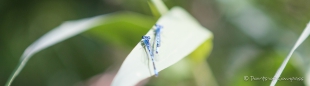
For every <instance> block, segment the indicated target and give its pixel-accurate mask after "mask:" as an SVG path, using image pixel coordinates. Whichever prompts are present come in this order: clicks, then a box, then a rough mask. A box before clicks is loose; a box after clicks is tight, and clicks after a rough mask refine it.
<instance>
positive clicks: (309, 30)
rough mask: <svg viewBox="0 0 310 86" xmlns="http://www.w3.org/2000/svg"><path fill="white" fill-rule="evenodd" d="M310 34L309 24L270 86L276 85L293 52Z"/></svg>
mask: <svg viewBox="0 0 310 86" xmlns="http://www.w3.org/2000/svg"><path fill="white" fill-rule="evenodd" d="M309 34H310V22H309V23H308V25H307V27H306V28H305V30H304V31H303V32H302V34H301V35H300V37H299V38H298V40H297V42H296V43H295V45H294V47H293V48H292V49H291V51H290V53H289V54H288V55H287V57H286V58H285V59H284V61H283V63H282V64H281V66H280V68H279V69H278V70H277V72H276V74H275V75H274V77H273V78H274V79H273V80H272V82H271V84H270V86H274V85H276V83H277V81H278V79H279V77H280V75H281V73H282V72H283V70H284V68H285V66H286V64H287V63H288V61H289V60H290V58H291V56H292V54H293V52H294V51H295V50H296V49H297V47H298V46H299V45H300V44H301V43H302V42H303V41H304V40H305V39H306V38H307V37H308V36H309Z"/></svg>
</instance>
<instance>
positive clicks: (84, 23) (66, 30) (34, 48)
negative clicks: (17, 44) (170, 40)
mask: <svg viewBox="0 0 310 86" xmlns="http://www.w3.org/2000/svg"><path fill="white" fill-rule="evenodd" d="M125 16H126V18H127V19H125V20H123V19H124V18H125ZM133 19H142V20H150V19H145V16H143V15H139V14H136V13H131V12H118V13H112V14H106V15H100V16H96V17H92V18H86V19H81V20H75V21H67V22H64V23H63V24H61V25H60V26H58V27H56V28H54V29H53V30H51V31H50V32H48V33H46V34H45V35H44V36H42V37H41V38H39V39H38V40H36V41H35V42H34V43H32V44H31V45H30V46H28V47H27V49H26V50H25V51H24V53H23V55H22V56H21V59H20V62H19V64H18V65H17V67H16V69H15V70H14V72H13V74H12V75H11V76H10V78H9V80H8V81H7V83H6V86H10V85H11V83H12V82H13V80H14V79H15V78H16V76H17V75H18V74H19V73H20V72H21V71H22V69H23V68H24V66H25V65H26V64H27V62H28V60H29V59H30V58H31V57H32V56H33V55H34V54H36V53H38V52H39V51H42V50H43V49H45V48H47V47H49V46H52V45H54V44H57V43H59V42H61V41H63V40H66V39H68V38H70V37H72V36H75V35H77V34H80V33H82V32H84V31H86V30H89V29H91V28H94V27H97V26H100V25H101V26H102V25H108V24H110V23H113V22H132V21H128V20H133ZM143 22H145V21H137V22H134V23H133V24H137V25H140V26H141V27H145V26H144V25H143V24H145V23H143ZM148 25H150V23H149V24H148Z"/></svg>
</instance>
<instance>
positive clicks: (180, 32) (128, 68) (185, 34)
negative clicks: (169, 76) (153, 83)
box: [112, 7, 212, 86]
mask: <svg viewBox="0 0 310 86" xmlns="http://www.w3.org/2000/svg"><path fill="white" fill-rule="evenodd" d="M157 24H159V25H162V26H163V27H164V29H163V31H164V32H163V33H162V36H161V37H162V45H161V47H160V54H159V55H158V56H157V57H155V58H158V59H159V60H158V61H156V62H157V63H156V64H157V65H156V67H157V70H158V71H161V70H163V69H165V68H167V67H169V66H171V65H172V64H174V63H176V62H177V61H179V60H181V59H182V58H184V57H186V56H187V55H189V54H190V53H191V52H193V51H194V50H195V49H196V48H197V47H198V46H199V45H201V44H202V43H204V42H205V41H206V40H207V39H210V38H211V37H212V33H211V32H210V31H208V30H207V29H205V28H203V27H202V26H201V25H199V24H198V22H197V21H196V20H195V19H194V18H193V17H191V16H190V15H189V14H188V13H187V12H185V11H184V10H183V9H182V8H180V7H174V8H173V9H172V10H171V11H170V12H168V13H167V14H166V15H163V16H162V18H160V19H159V21H158V22H157ZM171 34H172V35H171ZM147 35H148V36H151V38H154V32H153V31H152V30H150V31H149V32H148V33H147ZM151 41H152V40H151ZM151 43H153V42H151ZM152 75H154V73H153V71H152V65H151V62H150V59H147V56H146V54H145V51H144V48H143V47H142V45H141V44H140V43H138V44H137V45H136V47H135V48H134V49H133V50H132V51H131V53H130V54H129V55H128V56H127V57H126V59H125V61H124V62H123V64H122V66H121V68H120V70H119V72H118V73H117V75H116V76H115V78H114V80H113V82H112V86H123V85H135V84H136V83H138V82H139V81H141V80H143V79H145V78H147V77H150V76H152ZM159 77H160V75H159Z"/></svg>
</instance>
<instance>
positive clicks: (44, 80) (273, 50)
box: [0, 0, 310, 86]
mask: <svg viewBox="0 0 310 86" xmlns="http://www.w3.org/2000/svg"><path fill="white" fill-rule="evenodd" d="M221 1H227V0H164V2H165V3H166V4H167V6H168V7H169V8H171V7H173V6H176V5H177V6H181V7H183V8H185V9H187V10H188V11H189V12H190V13H191V14H192V15H193V16H194V17H195V18H196V19H197V20H198V21H199V22H200V23H201V24H202V25H203V26H205V27H207V28H208V29H210V30H211V31H212V32H213V33H214V42H213V45H214V46H213V50H212V53H211V54H210V56H209V57H208V59H207V61H206V62H207V63H204V64H203V65H206V64H209V66H210V71H211V72H212V73H213V75H212V76H214V78H215V81H216V82H217V84H218V85H219V86H249V85H252V86H262V85H269V84H270V82H271V81H244V80H243V77H244V76H257V77H262V76H265V77H273V75H274V74H275V72H276V70H277V69H278V67H279V66H280V64H281V63H282V61H283V59H284V57H285V56H286V55H287V54H288V51H289V49H290V48H291V47H292V46H293V43H294V42H295V41H296V40H297V37H298V35H299V34H300V33H301V31H302V30H303V28H304V27H305V26H306V23H307V22H308V21H309V20H310V15H309V13H310V12H309V9H310V5H308V4H310V2H309V1H305V0H271V1H270V0H250V1H247V3H246V6H250V7H253V8H255V9H257V10H258V11H259V12H262V13H263V14H265V15H264V16H265V17H266V18H268V21H271V22H273V23H270V24H271V26H270V27H269V26H268V27H267V28H269V29H270V28H274V29H275V30H270V32H269V34H264V35H265V37H263V38H262V40H259V41H268V40H272V41H270V43H266V44H262V43H260V42H258V41H256V39H255V38H253V37H252V36H250V35H251V34H255V31H254V33H248V32H246V31H243V30H244V29H241V28H240V27H239V25H238V23H234V21H236V20H233V19H234V18H235V17H236V16H226V15H230V14H229V12H227V11H234V12H238V11H235V10H232V8H235V7H240V6H244V3H243V2H242V0H233V1H236V2H235V3H233V4H230V6H231V7H229V8H225V5H223V4H221V3H222V2H221ZM233 6H235V7H233ZM230 8H231V9H230ZM116 11H131V12H136V13H140V14H137V15H140V16H138V17H135V16H130V15H131V14H130V13H129V14H124V17H120V18H119V20H124V22H117V23H111V24H109V25H107V26H98V27H95V28H94V29H92V30H90V31H87V32H85V33H83V34H81V35H78V36H75V37H73V38H70V39H68V40H65V41H63V42H61V43H58V44H56V45H54V46H52V47H49V48H47V49H45V50H43V51H41V52H39V53H37V54H36V55H34V56H33V58H31V59H30V60H29V63H28V64H27V65H26V67H25V68H24V70H23V71H22V72H21V74H20V75H19V76H18V77H17V78H16V80H15V81H14V82H13V84H12V85H13V86H24V85H26V86H71V85H77V86H81V85H82V86H83V85H89V82H88V80H90V79H92V77H94V76H96V75H99V74H102V73H105V72H107V71H110V69H117V68H118V67H119V65H120V64H121V62H122V61H123V60H124V58H125V57H126V56H127V54H128V53H129V52H130V50H131V49H132V48H133V47H134V46H135V45H136V44H137V42H138V41H139V40H140V36H141V35H142V34H144V33H146V31H148V29H149V28H150V27H151V26H152V24H153V23H155V21H156V17H152V16H153V15H152V12H151V10H150V8H149V6H148V3H147V2H146V1H145V0H78V1H76V0H53V1H51V0H26V1H17V0H1V1H0V28H1V29H0V85H2V84H4V83H5V82H6V80H7V79H8V77H9V75H10V74H11V73H12V71H13V70H14V68H15V67H16V65H17V64H18V61H19V58H20V56H21V54H22V52H23V51H24V49H26V47H27V46H29V45H30V44H31V43H32V42H34V41H35V40H36V39H38V38H39V37H40V36H42V35H43V34H45V33H47V32H48V31H49V30H51V29H53V28H55V27H56V26H58V25H59V24H61V23H62V22H63V21H67V20H74V19H81V18H87V17H92V16H96V15H101V14H107V13H111V12H116ZM245 13H246V12H245ZM240 14H242V13H240ZM127 15H128V16H127ZM250 20H257V16H255V15H252V16H250V17H247V19H246V21H245V22H247V21H250ZM259 23H264V22H257V24H259ZM140 25H145V26H140ZM254 27H255V26H253V28H254ZM246 29H250V28H246ZM261 29H265V28H259V29H257V30H261ZM269 29H268V30H269ZM309 43H310V40H306V41H305V43H303V44H302V45H301V47H300V49H298V50H297V53H299V54H300V57H301V58H302V59H303V60H305V62H308V61H309V58H308V56H309V55H310V54H309V53H308V52H307V51H309V49H310V46H309ZM292 59H293V60H294V59H296V57H295V56H294V57H292ZM188 61H190V60H189V58H186V59H183V60H182V61H180V62H178V63H177V64H175V65H174V66H172V67H171V68H169V69H167V70H164V71H163V72H161V75H160V76H159V78H155V79H154V78H151V79H150V81H149V84H147V85H171V84H173V85H181V86H182V85H193V84H194V85H197V82H195V75H193V74H192V73H196V72H193V71H191V70H195V69H191V67H193V65H192V64H191V62H188ZM297 61H298V60H297ZM305 62H301V61H299V62H292V61H290V62H289V64H288V65H287V67H286V68H285V70H284V72H283V74H282V77H304V78H305V74H304V73H307V72H308V71H305V70H307V69H299V68H307V67H308V66H309V65H308V64H306V63H305ZM296 63H302V64H303V66H304V67H297V66H295V64H296ZM178 65H179V66H178ZM199 65H200V64H199ZM202 67H204V68H205V67H206V66H202ZM188 69H189V70H188ZM166 71H167V72H166ZM159 79H162V80H159ZM165 80H167V81H171V83H170V82H166V81H165ZM169 83H170V84H169ZM277 85H279V86H292V85H297V86H300V85H304V82H302V81H293V82H289V81H280V82H278V83H277Z"/></svg>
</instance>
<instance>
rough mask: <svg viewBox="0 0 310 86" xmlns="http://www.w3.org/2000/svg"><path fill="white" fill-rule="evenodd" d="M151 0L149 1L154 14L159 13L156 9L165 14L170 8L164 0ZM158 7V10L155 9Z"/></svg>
mask: <svg viewBox="0 0 310 86" xmlns="http://www.w3.org/2000/svg"><path fill="white" fill-rule="evenodd" d="M150 1H151V2H148V4H149V6H150V8H151V10H152V12H153V14H154V16H157V15H158V14H157V13H156V11H157V12H158V13H159V14H160V15H164V14H165V13H167V12H168V8H167V6H166V5H165V3H164V2H163V1H162V0H150ZM155 9H156V11H155Z"/></svg>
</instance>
